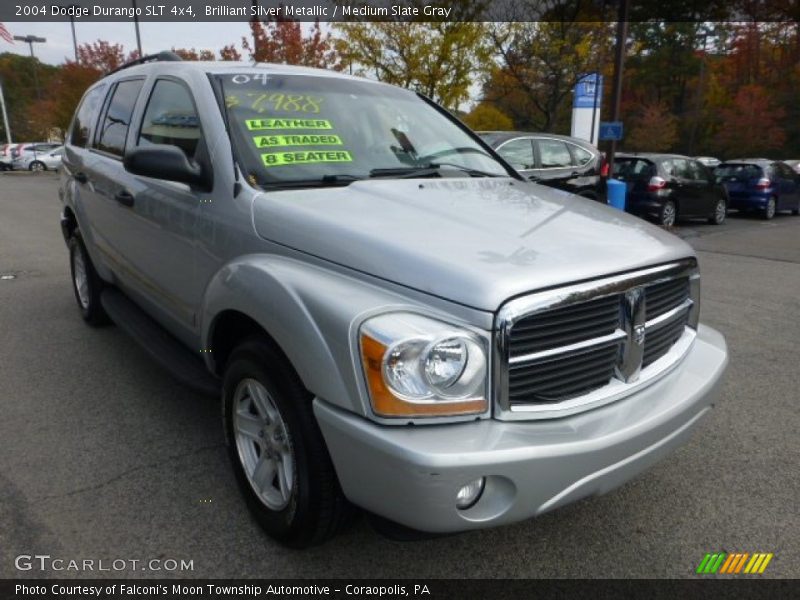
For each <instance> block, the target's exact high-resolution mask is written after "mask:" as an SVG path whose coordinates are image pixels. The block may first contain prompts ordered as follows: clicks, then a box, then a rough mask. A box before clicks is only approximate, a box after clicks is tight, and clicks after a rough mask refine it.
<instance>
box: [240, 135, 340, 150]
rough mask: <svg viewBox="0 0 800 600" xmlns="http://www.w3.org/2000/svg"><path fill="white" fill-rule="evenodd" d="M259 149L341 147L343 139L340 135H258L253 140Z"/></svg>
mask: <svg viewBox="0 0 800 600" xmlns="http://www.w3.org/2000/svg"><path fill="white" fill-rule="evenodd" d="M253 141H254V142H255V144H256V146H257V147H258V148H268V147H271V146H341V145H342V138H340V137H339V136H338V135H319V134H316V135H315V134H308V133H305V134H290V135H257V136H255V137H254V138H253Z"/></svg>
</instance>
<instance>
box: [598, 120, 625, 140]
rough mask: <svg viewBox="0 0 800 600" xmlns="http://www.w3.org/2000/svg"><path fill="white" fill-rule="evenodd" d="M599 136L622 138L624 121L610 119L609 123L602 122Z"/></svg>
mask: <svg viewBox="0 0 800 600" xmlns="http://www.w3.org/2000/svg"><path fill="white" fill-rule="evenodd" d="M598 137H599V138H600V139H601V140H617V141H619V140H621V139H622V121H608V122H607V123H600V131H599V135H598Z"/></svg>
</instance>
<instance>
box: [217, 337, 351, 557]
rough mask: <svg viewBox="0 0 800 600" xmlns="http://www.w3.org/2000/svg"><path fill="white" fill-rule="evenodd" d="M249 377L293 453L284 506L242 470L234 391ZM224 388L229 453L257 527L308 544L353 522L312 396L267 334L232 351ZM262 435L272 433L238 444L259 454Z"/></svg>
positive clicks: (237, 399) (285, 539)
mask: <svg viewBox="0 0 800 600" xmlns="http://www.w3.org/2000/svg"><path fill="white" fill-rule="evenodd" d="M248 380H250V381H251V382H252V380H255V381H257V382H258V383H260V384H261V385H262V386H263V388H265V389H266V391H267V392H268V394H269V396H270V398H271V400H272V404H273V405H274V408H277V411H278V413H279V414H280V419H281V420H282V426H283V427H284V429H285V434H286V437H285V438H283V439H282V440H281V441H282V442H283V443H284V444H286V445H288V447H289V448H290V454H291V455H293V461H292V465H293V468H292V474H293V476H292V486H291V492H290V494H291V495H290V496H289V499H288V504H287V505H286V506H285V507H284V508H282V509H274V508H270V507H269V506H268V505H267V504H266V500H262V497H261V496H259V495H258V494H257V493H256V491H255V489H254V486H255V484H251V483H250V479H249V478H248V475H247V473H246V472H245V465H244V464H243V460H244V459H243V458H242V454H240V447H239V445H238V443H237V438H236V436H235V432H234V411H235V410H237V406H239V403H240V402H242V400H241V396H240V395H239V394H240V393H241V392H239V391H237V390H240V389H241V386H246V382H247V381H248ZM222 391H223V411H224V421H225V438H226V441H227V445H228V453H229V455H230V459H231V462H232V463H233V469H234V472H235V474H236V479H237V481H238V483H239V487H240V488H241V491H242V493H243V494H244V497H245V501H246V503H247V506H248V508H249V509H250V511H251V512H252V514H253V516H254V517H255V519H256V521H257V522H258V523H259V524H260V525H261V527H263V529H264V530H265V531H266V532H267V533H268V534H269V535H270V536H271V537H272V538H274V539H275V540H277V541H278V542H280V543H282V544H284V545H286V546H289V547H292V548H306V547H308V546H313V545H316V544H320V543H322V542H324V541H325V540H327V539H329V538H331V537H333V536H334V535H335V534H337V533H338V532H339V531H341V530H342V529H344V528H345V527H346V526H348V525H349V524H350V523H352V521H353V520H354V517H355V516H356V514H357V511H356V509H355V507H353V505H351V504H350V503H349V502H348V501H347V499H346V498H345V496H344V494H343V493H342V490H341V487H340V485H339V480H338V479H337V477H336V472H335V471H334V467H333V463H332V462H331V458H330V455H329V454H328V450H327V447H326V446H325V441H324V439H323V437H322V433H321V432H320V429H319V426H318V425H317V421H316V418H315V417H314V413H313V410H312V405H311V403H312V395H311V394H310V393H309V392H308V391H307V390H306V389H305V387H304V386H303V384H302V382H301V381H300V379H299V378H298V376H297V375H296V374H295V372H294V369H293V368H292V367H291V365H290V364H289V362H288V361H287V360H286V358H285V357H284V356H283V354H282V353H281V352H280V351H278V350H277V349H276V348H275V346H274V345H273V344H272V343H270V341H269V340H268V339H266V338H265V337H263V336H258V337H253V338H249V339H248V340H247V341H245V342H244V343H242V344H241V345H239V346H238V347H237V348H236V349H235V350H234V351H233V352H232V353H231V356H230V359H229V360H228V363H227V365H226V367H225V371H224V376H223V384H222ZM240 414H241V413H240ZM265 437H266V438H269V437H270V436H269V435H266V436H265V435H264V432H263V431H262V432H261V440H259V441H258V442H257V441H255V440H251V439H249V438H241V440H242V441H241V443H242V444H247V443H250V444H252V445H253V448H254V451H255V452H257V453H259V456H260V457H261V454H260V453H261V452H264V450H260V451H259V450H255V449H256V448H260V447H261V444H262V443H263V442H264V441H265ZM261 458H263V457H261ZM284 468H285V467H284ZM256 470H257V469H256ZM272 477H274V476H272ZM272 477H270V479H271V478H272ZM287 479H288V478H287Z"/></svg>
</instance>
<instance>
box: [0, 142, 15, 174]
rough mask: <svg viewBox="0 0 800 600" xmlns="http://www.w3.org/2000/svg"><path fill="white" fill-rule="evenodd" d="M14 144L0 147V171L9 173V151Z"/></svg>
mask: <svg viewBox="0 0 800 600" xmlns="http://www.w3.org/2000/svg"><path fill="white" fill-rule="evenodd" d="M15 145H16V144H3V145H2V146H0V171H10V170H11V169H12V167H11V160H12V159H11V151H12V150H13V149H14V146H15Z"/></svg>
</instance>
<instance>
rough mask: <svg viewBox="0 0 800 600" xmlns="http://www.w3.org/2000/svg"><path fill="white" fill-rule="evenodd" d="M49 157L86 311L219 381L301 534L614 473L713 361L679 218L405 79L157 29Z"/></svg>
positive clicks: (203, 380) (553, 498)
mask: <svg viewBox="0 0 800 600" xmlns="http://www.w3.org/2000/svg"><path fill="white" fill-rule="evenodd" d="M63 165H64V168H63V170H62V174H61V183H60V190H59V194H60V196H61V200H62V202H63V206H64V208H63V213H62V222H61V224H62V229H63V232H64V237H65V239H66V241H67V245H68V247H69V256H70V265H71V273H72V281H73V284H74V291H75V297H76V299H77V304H78V307H79V309H80V311H81V314H82V316H83V318H84V319H85V320H86V321H87V322H89V323H90V324H92V325H100V324H103V323H106V322H108V321H109V320H112V321H114V322H115V323H116V324H117V325H118V326H119V327H120V328H122V329H124V330H125V331H126V332H127V333H129V334H131V335H132V336H133V337H134V338H135V339H136V340H137V341H139V342H141V343H142V345H143V347H144V348H145V349H146V350H147V351H148V352H150V354H152V355H153V356H154V357H155V358H156V359H158V360H159V361H160V362H161V363H162V364H163V365H164V366H166V367H167V368H169V369H170V370H171V371H172V372H173V373H174V374H175V375H176V376H177V377H179V378H181V379H183V380H184V381H186V382H187V383H188V384H190V385H193V386H195V387H196V388H198V389H202V390H204V391H207V392H208V393H215V394H219V395H221V398H222V404H223V413H224V425H225V435H226V440H227V442H228V447H229V452H230V457H231V460H232V463H233V468H234V470H235V472H236V475H237V478H238V481H239V483H240V486H241V489H242V492H243V495H244V497H245V499H246V502H247V504H248V505H249V507H250V509H251V510H252V511H253V513H254V515H255V516H256V518H257V519H258V521H259V522H260V523H261V524H262V525H263V527H264V528H265V529H266V531H267V532H268V533H269V534H270V535H271V536H273V537H274V538H276V539H277V540H279V541H281V542H282V543H284V544H287V545H290V546H295V547H303V546H308V545H311V544H314V543H319V542H321V541H322V540H324V539H327V538H328V537H330V536H331V535H333V534H335V533H336V532H337V531H339V530H340V529H341V528H342V527H343V526H344V525H345V524H346V523H348V522H349V521H351V520H352V517H353V515H354V514H356V513H357V509H356V507H360V508H361V509H364V510H366V511H367V512H368V513H369V514H370V515H371V516H372V518H373V520H374V521H375V522H376V523H378V524H382V525H381V526H382V527H383V528H384V530H385V531H394V532H413V531H416V532H426V533H429V534H436V533H447V532H455V531H462V530H468V529H474V528H480V527H491V526H495V525H499V524H505V523H510V522H514V521H519V520H522V519H527V518H530V517H533V516H536V515H539V514H541V513H543V512H545V511H549V510H552V509H554V508H557V507H560V506H563V505H564V504H567V503H569V502H572V501H574V500H577V499H578V498H583V497H586V496H591V495H594V494H600V493H604V492H607V491H609V490H611V489H613V488H615V487H617V486H619V485H620V484H622V483H623V482H625V481H627V480H628V479H630V478H631V477H633V476H634V475H636V474H637V473H639V472H641V471H642V470H644V469H646V468H647V467H649V466H650V465H652V464H653V463H655V462H656V461H657V460H659V459H661V458H663V457H664V456H666V455H667V454H668V453H669V452H670V451H671V450H672V449H674V448H675V447H677V446H678V445H679V444H681V443H683V442H684V441H685V440H686V439H687V437H688V436H689V434H690V432H691V431H692V429H693V427H694V426H695V425H696V424H697V423H698V421H699V420H700V419H701V418H702V417H703V416H704V415H705V414H707V413H708V412H709V410H710V408H711V407H712V405H713V403H714V398H715V394H716V391H717V388H718V385H719V381H720V378H721V376H722V374H723V371H724V369H725V366H726V364H727V350H726V346H725V341H724V339H723V338H722V336H721V335H720V334H719V333H717V332H716V331H714V330H712V329H710V328H708V327H706V326H703V325H700V324H699V321H698V319H699V311H700V275H699V271H698V266H697V261H696V258H695V256H694V253H693V251H692V250H691V248H690V247H689V246H687V245H686V244H685V243H684V242H682V241H681V240H679V239H678V238H676V237H674V236H673V235H671V234H669V233H667V232H665V231H663V230H661V229H659V228H657V227H654V226H652V225H649V224H647V223H645V222H644V221H641V220H638V219H636V218H635V217H632V216H629V215H626V214H624V213H621V212H619V211H615V210H612V209H610V208H608V207H605V206H602V205H600V204H598V203H597V202H592V201H589V200H585V199H581V198H578V197H576V196H572V195H570V194H567V193H564V192H560V191H557V190H553V189H551V188H547V187H543V186H540V185H537V184H535V183H530V182H527V181H525V180H524V179H523V178H521V177H520V176H519V175H518V174H517V173H516V172H515V171H514V170H513V169H512V168H511V167H510V166H509V165H508V164H507V163H506V162H504V161H503V160H502V159H501V158H500V157H499V156H498V155H497V154H496V153H495V152H494V151H493V150H492V149H491V148H489V147H488V146H487V145H486V144H484V143H483V142H482V141H481V140H480V139H479V138H478V137H477V136H475V135H474V134H473V133H472V132H471V131H470V130H469V129H467V128H466V127H465V126H464V125H463V124H461V123H460V122H459V121H458V120H456V119H454V118H453V117H452V116H451V115H450V114H449V113H448V112H447V111H445V110H444V109H442V108H441V107H439V106H437V105H436V104H435V103H433V102H431V101H430V100H428V99H426V98H425V97H423V96H420V95H418V94H415V93H413V92H411V91H408V90H404V89H400V88H396V87H393V86H389V85H385V84H382V83H378V82H374V81H368V80H365V79H360V78H355V77H350V76H345V75H342V74H339V73H333V72H327V71H319V70H314V69H305V68H297V67H287V66H280V65H263V64H244V63H225V64H220V63H203V62H191V63H190V62H179V59H178V58H177V57H176V56H174V55H171V54H169V53H162V54H159V55H155V56H151V57H145V58H144V59H140V60H138V61H135V63H134V64H129V65H126V66H125V67H123V68H121V69H119V70H117V71H115V72H113V73H111V74H109V75H108V76H106V77H105V78H103V79H102V80H101V81H99V82H98V83H96V84H95V85H94V86H92V87H91V88H90V89H89V90H88V91H87V92H86V94H85V96H84V97H83V99H82V101H81V103H80V105H79V107H78V109H77V111H76V114H75V117H74V120H73V124H72V126H71V129H70V131H69V133H68V139H67V142H66V150H65V154H64V162H63Z"/></svg>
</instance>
